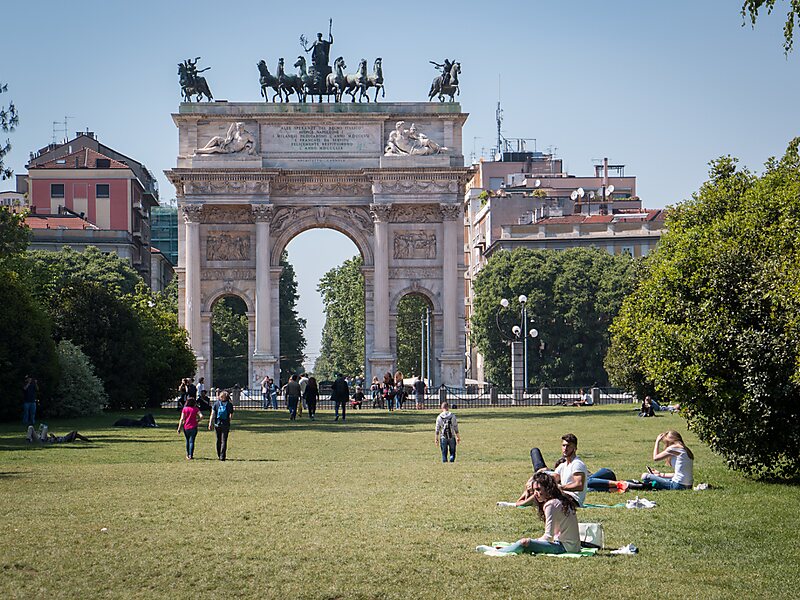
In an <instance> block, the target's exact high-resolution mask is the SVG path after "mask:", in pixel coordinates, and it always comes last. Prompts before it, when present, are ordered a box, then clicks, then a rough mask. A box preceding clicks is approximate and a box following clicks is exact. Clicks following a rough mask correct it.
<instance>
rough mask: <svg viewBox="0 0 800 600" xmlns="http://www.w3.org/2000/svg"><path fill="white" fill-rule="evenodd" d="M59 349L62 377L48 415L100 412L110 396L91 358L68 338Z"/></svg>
mask: <svg viewBox="0 0 800 600" xmlns="http://www.w3.org/2000/svg"><path fill="white" fill-rule="evenodd" d="M56 352H57V354H58V364H59V367H60V371H61V377H60V378H59V380H58V384H57V385H56V390H55V394H54V398H53V401H52V403H51V404H50V406H49V408H48V410H47V416H48V417H59V418H61V417H86V416H90V415H96V414H98V413H99V412H101V411H102V410H103V408H105V406H106V404H107V403H108V396H107V395H106V391H105V389H104V388H103V382H102V381H101V380H100V378H99V377H97V375H95V374H94V366H92V363H91V361H90V360H89V357H88V356H86V355H85V354H84V353H83V351H82V350H81V349H80V348H79V347H78V346H76V345H75V344H73V343H72V342H70V341H69V340H61V341H60V342H59V343H58V346H57V347H56Z"/></svg>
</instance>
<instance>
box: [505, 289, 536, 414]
mask: <svg viewBox="0 0 800 600" xmlns="http://www.w3.org/2000/svg"><path fill="white" fill-rule="evenodd" d="M517 300H518V302H519V304H520V324H519V325H514V326H513V327H512V328H511V333H513V334H514V337H515V338H516V340H515V341H511V392H512V394H513V395H514V403H515V404H516V403H517V402H518V401H521V400H522V398H523V395H524V393H525V390H526V389H527V387H528V336H529V335H530V337H532V338H536V337H537V336H538V335H539V332H538V331H537V330H536V329H531V330H530V331H527V329H528V308H527V303H528V297H527V296H525V295H524V294H523V295H520V296H519V298H517ZM510 304H511V303H510V302H509V301H508V300H507V299H506V298H503V299H501V300H500V306H501V307H503V308H508V307H509V306H510ZM499 328H500V327H499V324H498V329H499ZM500 331H501V332H502V330H500ZM520 363H521V364H520Z"/></svg>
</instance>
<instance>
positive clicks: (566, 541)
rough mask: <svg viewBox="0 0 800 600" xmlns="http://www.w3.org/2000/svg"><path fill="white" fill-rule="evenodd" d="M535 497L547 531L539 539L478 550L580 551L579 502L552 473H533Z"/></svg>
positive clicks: (499, 552)
mask: <svg viewBox="0 0 800 600" xmlns="http://www.w3.org/2000/svg"><path fill="white" fill-rule="evenodd" d="M532 488H533V497H534V498H535V502H536V506H537V508H538V509H539V518H540V519H541V520H542V521H544V534H543V535H542V536H541V537H538V538H535V539H533V538H522V539H521V540H519V541H517V542H515V543H513V544H511V545H510V546H505V547H503V548H494V547H492V546H478V547H477V548H475V550H477V551H478V552H483V553H484V554H489V555H490V556H503V555H507V554H523V553H528V554H564V553H566V552H580V551H581V540H580V533H579V532H578V516H577V514H576V510H575V509H577V508H578V501H577V500H575V497H574V496H572V495H570V494H567V493H565V492H563V491H561V488H559V487H558V484H557V483H556V480H555V479H554V478H553V476H552V475H549V474H547V473H544V472H539V473H536V474H535V475H534V476H533V486H532Z"/></svg>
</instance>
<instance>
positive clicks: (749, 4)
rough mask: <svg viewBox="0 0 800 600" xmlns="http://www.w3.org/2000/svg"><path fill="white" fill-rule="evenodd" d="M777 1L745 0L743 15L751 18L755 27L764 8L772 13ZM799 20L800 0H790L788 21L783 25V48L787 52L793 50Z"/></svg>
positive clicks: (751, 22)
mask: <svg viewBox="0 0 800 600" xmlns="http://www.w3.org/2000/svg"><path fill="white" fill-rule="evenodd" d="M777 3H778V2H777V0H744V3H743V4H742V17H743V18H744V19H750V24H751V25H752V26H753V27H755V24H756V21H757V20H758V17H759V12H760V11H761V10H762V9H766V11H767V14H771V13H772V11H773V9H774V8H775V5H776V4H777ZM798 22H800V2H799V1H798V0H789V6H788V10H787V12H786V22H785V23H784V25H783V50H784V52H786V53H787V54H788V53H789V52H791V51H792V46H793V45H794V29H795V27H796V26H797V24H798Z"/></svg>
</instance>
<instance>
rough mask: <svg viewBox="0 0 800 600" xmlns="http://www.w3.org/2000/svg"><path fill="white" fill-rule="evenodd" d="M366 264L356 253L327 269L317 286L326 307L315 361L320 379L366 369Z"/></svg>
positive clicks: (358, 372) (357, 372)
mask: <svg viewBox="0 0 800 600" xmlns="http://www.w3.org/2000/svg"><path fill="white" fill-rule="evenodd" d="M363 265H364V262H363V260H362V258H361V256H354V257H353V258H351V259H349V260H346V261H345V262H344V263H343V264H342V265H341V266H339V267H335V268H333V269H331V270H330V271H328V272H327V273H325V275H324V276H323V277H322V279H320V282H319V285H318V286H317V291H319V293H320V294H321V295H322V304H323V307H324V310H325V325H324V326H323V327H322V342H321V347H320V355H319V357H318V358H317V360H316V362H315V363H314V373H315V374H316V375H317V378H318V379H332V378H333V376H334V375H335V374H336V373H342V374H344V375H357V374H362V373H363V371H364V275H363V274H362V273H361V267H362V266H363Z"/></svg>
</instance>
